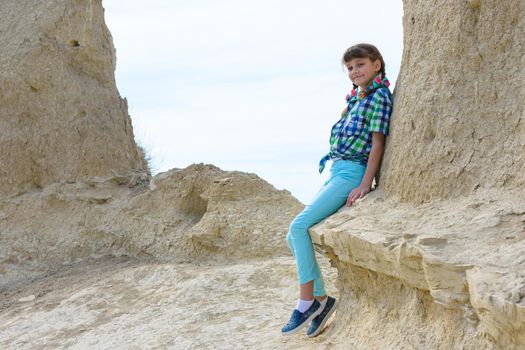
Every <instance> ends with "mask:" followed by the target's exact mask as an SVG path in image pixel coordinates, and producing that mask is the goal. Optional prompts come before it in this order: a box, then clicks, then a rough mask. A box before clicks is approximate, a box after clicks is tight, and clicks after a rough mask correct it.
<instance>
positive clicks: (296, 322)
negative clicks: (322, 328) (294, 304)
mask: <svg viewBox="0 0 525 350" xmlns="http://www.w3.org/2000/svg"><path fill="white" fill-rule="evenodd" d="M321 311H323V310H321V304H320V303H319V302H318V301H317V299H314V302H313V304H312V305H311V306H310V307H309V308H308V310H306V311H305V312H304V313H301V312H299V310H297V309H294V310H293V312H292V316H291V317H290V320H289V321H288V323H287V324H286V326H284V327H283V328H282V329H281V334H282V335H290V334H294V333H295V332H297V331H298V330H300V329H301V328H303V327H304V326H306V325H307V324H308V322H310V321H311V320H313V319H314V317H316V316H317V315H319V314H320V313H321Z"/></svg>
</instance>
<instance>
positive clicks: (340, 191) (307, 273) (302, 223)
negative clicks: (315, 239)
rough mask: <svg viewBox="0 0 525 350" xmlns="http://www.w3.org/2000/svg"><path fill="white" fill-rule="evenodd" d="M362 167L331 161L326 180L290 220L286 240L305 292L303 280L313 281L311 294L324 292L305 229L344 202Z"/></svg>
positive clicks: (305, 283)
mask: <svg viewBox="0 0 525 350" xmlns="http://www.w3.org/2000/svg"><path fill="white" fill-rule="evenodd" d="M364 171H365V166H363V165H360V164H358V163H354V162H350V161H338V162H335V163H334V165H333V166H332V175H331V177H330V180H329V181H328V182H327V183H325V185H324V186H323V188H322V189H321V191H319V193H318V194H317V196H316V198H315V199H314V200H313V201H312V203H311V204H309V205H308V206H306V207H305V208H304V210H303V211H302V212H301V213H299V215H297V217H296V218H295V219H294V220H293V221H292V223H291V224H290V230H289V232H288V234H287V236H286V240H287V242H288V246H289V247H290V250H291V251H292V253H293V255H294V256H295V259H296V262H297V274H298V276H299V284H301V285H304V286H303V288H304V289H305V292H306V293H307V292H308V289H310V288H309V287H310V286H309V285H307V283H309V282H311V281H314V282H313V284H314V286H313V293H312V294H313V296H324V295H326V291H325V288H324V281H323V276H322V274H321V270H320V269H319V265H318V263H317V260H316V258H315V251H314V248H313V244H312V240H311V238H310V235H309V234H308V229H309V228H310V227H311V226H313V225H315V224H316V223H318V222H319V221H321V220H323V219H325V218H326V217H328V216H330V215H331V214H333V213H335V212H336V211H337V210H338V209H339V208H340V207H341V206H342V205H343V204H344V203H345V202H346V199H347V197H348V194H349V193H350V191H351V190H352V189H353V188H355V187H357V186H358V185H359V184H360V182H361V179H362V177H363V175H364ZM303 294H304V293H303ZM310 299H312V298H311V297H310V298H309V299H306V300H310Z"/></svg>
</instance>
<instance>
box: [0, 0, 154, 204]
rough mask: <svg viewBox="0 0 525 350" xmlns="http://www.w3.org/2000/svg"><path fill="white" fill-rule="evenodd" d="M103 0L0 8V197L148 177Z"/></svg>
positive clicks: (12, 0)
mask: <svg viewBox="0 0 525 350" xmlns="http://www.w3.org/2000/svg"><path fill="white" fill-rule="evenodd" d="M103 11H104V10H103V8H102V4H101V0H75V1H69V0H45V1H44V0H38V1H32V0H31V1H30V0H3V1H2V3H1V4H0V46H1V47H2V50H0V178H1V179H2V181H0V196H6V195H12V194H17V193H21V192H24V191H27V190H31V189H35V188H42V187H44V186H46V185H47V184H50V183H53V182H55V181H61V180H65V181H66V180H67V181H77V180H81V179H87V178H90V177H93V176H110V175H112V174H113V173H118V174H121V173H126V172H129V171H131V170H142V171H145V172H147V164H146V162H145V161H144V155H143V154H142V153H141V151H140V150H138V149H137V146H136V144H135V141H134V138H133V130H132V126H131V120H130V118H129V115H128V113H127V103H126V100H125V99H122V98H121V97H120V96H119V94H118V91H117V88H116V85H115V78H114V71H115V61H116V59H115V49H114V47H113V43H112V38H111V34H110V33H109V30H108V29H107V27H106V25H105V23H104V15H103Z"/></svg>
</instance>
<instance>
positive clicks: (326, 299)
mask: <svg viewBox="0 0 525 350" xmlns="http://www.w3.org/2000/svg"><path fill="white" fill-rule="evenodd" d="M327 301H328V297H326V298H324V299H323V300H322V301H320V302H319V303H320V304H321V306H320V307H319V308H320V309H321V310H323V309H324V307H325V305H326V302H327Z"/></svg>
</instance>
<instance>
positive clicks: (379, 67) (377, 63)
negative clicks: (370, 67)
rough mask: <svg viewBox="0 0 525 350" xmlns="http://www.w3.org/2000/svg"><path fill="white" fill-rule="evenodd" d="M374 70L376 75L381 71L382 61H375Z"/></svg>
mask: <svg viewBox="0 0 525 350" xmlns="http://www.w3.org/2000/svg"><path fill="white" fill-rule="evenodd" d="M374 70H375V72H376V74H377V73H379V72H380V71H381V60H379V59H377V60H375V61H374Z"/></svg>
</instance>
